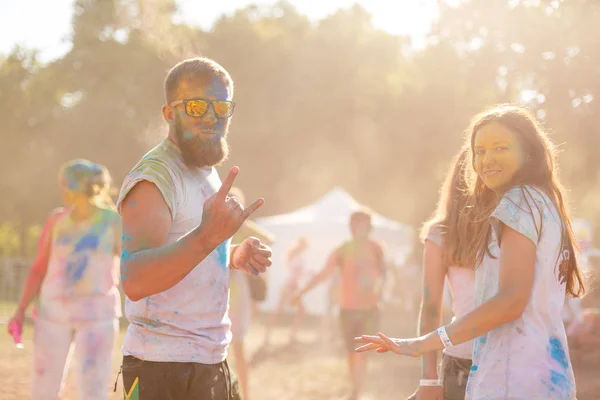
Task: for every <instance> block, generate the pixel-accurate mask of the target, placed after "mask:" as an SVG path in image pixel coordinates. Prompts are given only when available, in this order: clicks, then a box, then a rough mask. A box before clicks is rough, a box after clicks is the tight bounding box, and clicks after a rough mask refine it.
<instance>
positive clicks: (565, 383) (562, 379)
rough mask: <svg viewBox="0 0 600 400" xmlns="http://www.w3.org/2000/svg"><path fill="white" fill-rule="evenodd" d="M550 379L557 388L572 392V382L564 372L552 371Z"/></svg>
mask: <svg viewBox="0 0 600 400" xmlns="http://www.w3.org/2000/svg"><path fill="white" fill-rule="evenodd" d="M550 380H551V381H552V384H553V385H554V387H555V388H557V389H558V390H560V391H561V392H567V393H568V392H570V391H571V383H570V382H569V380H568V379H567V377H566V376H565V375H564V374H561V373H558V372H556V371H550Z"/></svg>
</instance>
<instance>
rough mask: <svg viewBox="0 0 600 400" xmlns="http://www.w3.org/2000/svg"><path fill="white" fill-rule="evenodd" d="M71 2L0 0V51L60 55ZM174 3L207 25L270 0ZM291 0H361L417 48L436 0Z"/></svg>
mask: <svg viewBox="0 0 600 400" xmlns="http://www.w3.org/2000/svg"><path fill="white" fill-rule="evenodd" d="M73 3H74V1H73V0H0V54H6V53H8V52H10V51H11V49H12V48H13V47H14V46H15V45H17V44H20V45H22V46H24V47H27V48H36V49H38V50H39V51H40V56H41V57H42V59H43V60H50V59H53V58H57V57H60V56H62V55H63V54H64V53H66V52H67V51H68V50H69V48H70V40H69V35H70V33H71V30H70V22H71V16H72V10H73ZM177 3H178V5H179V7H180V12H179V16H178V17H179V18H180V19H181V20H183V21H185V22H186V23H188V24H190V25H197V26H201V27H203V28H205V29H209V28H210V27H211V26H212V24H213V22H214V21H215V20H216V19H217V18H218V17H219V16H220V15H221V14H223V13H231V12H232V11H234V10H235V9H238V8H241V7H244V6H245V5H247V4H250V3H256V4H271V3H274V1H264V0H257V1H254V2H252V1H249V0H225V1H219V0H204V1H200V0H177ZM291 3H292V4H294V6H295V7H296V8H297V9H298V10H299V12H300V13H302V14H305V15H307V16H308V17H309V18H311V19H312V20H318V19H320V18H323V17H325V16H327V15H329V14H331V13H333V12H335V11H336V10H337V9H339V8H347V7H350V6H351V5H352V4H353V3H361V4H362V5H363V7H365V9H367V10H368V11H369V12H370V13H371V15H372V16H373V24H374V25H375V26H376V27H378V28H380V29H384V30H386V31H388V32H390V33H392V34H408V35H410V36H411V37H412V38H413V40H414V41H415V45H417V46H419V47H420V46H421V45H422V37H423V35H424V34H425V33H426V32H427V31H428V29H429V27H430V24H431V22H432V21H433V20H434V19H435V18H436V16H437V5H436V0H395V1H390V0H354V1H353V0H292V1H291Z"/></svg>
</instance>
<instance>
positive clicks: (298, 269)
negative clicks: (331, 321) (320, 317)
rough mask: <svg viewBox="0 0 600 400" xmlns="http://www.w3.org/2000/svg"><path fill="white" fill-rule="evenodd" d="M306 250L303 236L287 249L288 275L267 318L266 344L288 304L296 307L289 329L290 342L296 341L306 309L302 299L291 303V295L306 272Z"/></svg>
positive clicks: (306, 244) (306, 243) (305, 240)
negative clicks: (275, 304)
mask: <svg viewBox="0 0 600 400" xmlns="http://www.w3.org/2000/svg"><path fill="white" fill-rule="evenodd" d="M307 251H308V240H307V239H306V237H304V236H301V237H299V238H298V239H297V240H296V241H295V242H294V243H293V244H292V246H291V247H290V248H289V249H288V252H287V254H286V260H285V261H286V265H287V271H288V273H289V275H288V279H287V281H285V283H284V284H283V285H282V286H281V290H280V293H279V304H278V305H277V310H276V311H275V313H273V314H272V315H271V318H270V319H269V324H268V326H267V331H266V337H265V345H266V346H268V345H269V344H270V339H271V332H272V328H273V326H274V325H275V324H276V320H277V318H278V317H279V316H280V315H281V314H282V313H283V311H284V309H285V307H286V306H288V305H292V306H293V307H294V308H296V316H295V318H294V322H293V323H292V328H291V330H290V343H291V344H293V343H295V342H296V339H297V336H296V335H297V333H298V328H299V327H300V324H301V322H302V319H303V318H304V314H305V312H306V311H305V309H304V304H302V301H298V302H296V303H292V296H293V295H294V293H296V291H297V290H298V288H299V287H300V281H301V279H302V278H304V277H305V276H306V275H307V273H308V271H307V268H306V255H307Z"/></svg>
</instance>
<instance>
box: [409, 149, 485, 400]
mask: <svg viewBox="0 0 600 400" xmlns="http://www.w3.org/2000/svg"><path fill="white" fill-rule="evenodd" d="M468 150H469V149H468V148H467V147H465V148H463V149H462V150H461V151H460V153H459V154H458V156H457V157H456V160H455V162H454V167H453V168H452V169H451V170H450V172H449V173H448V175H447V177H446V180H445V181H444V184H443V186H442V188H441V191H440V200H439V202H438V206H437V210H436V212H435V214H434V216H433V218H431V220H429V221H428V222H426V223H425V225H424V226H423V230H422V237H423V240H424V242H425V246H424V247H425V248H424V252H423V289H422V294H421V296H422V300H421V310H420V314H419V334H425V333H428V332H430V331H432V330H434V329H436V328H437V327H438V326H440V324H441V323H442V309H443V306H442V299H443V295H444V281H445V280H446V279H447V280H448V288H449V289H450V295H451V297H452V311H453V313H454V318H453V320H454V319H456V318H460V317H462V316H463V315H465V314H467V313H468V312H469V311H471V310H472V309H473V291H474V288H475V271H474V270H473V269H472V268H468V267H463V266H461V265H460V264H459V263H458V262H457V261H456V258H457V252H458V248H459V240H458V220H459V217H460V214H461V212H462V211H463V209H464V207H465V206H466V204H467V199H468V196H467V191H468V184H467V182H466V180H465V171H464V170H465V167H466V166H467V163H468V157H469V151H468ZM472 352H473V342H472V341H468V342H465V343H461V344H459V345H457V346H454V347H451V348H448V349H445V350H444V353H443V358H442V367H441V371H440V377H439V378H438V367H437V352H435V351H434V352H430V353H427V354H423V356H422V358H421V359H422V364H421V381H420V383H419V388H418V389H417V390H416V391H415V393H414V394H413V395H412V396H410V397H409V399H411V400H412V399H418V400H442V399H443V400H463V399H464V398H465V388H466V386H467V377H468V376H469V371H470V370H471V358H472Z"/></svg>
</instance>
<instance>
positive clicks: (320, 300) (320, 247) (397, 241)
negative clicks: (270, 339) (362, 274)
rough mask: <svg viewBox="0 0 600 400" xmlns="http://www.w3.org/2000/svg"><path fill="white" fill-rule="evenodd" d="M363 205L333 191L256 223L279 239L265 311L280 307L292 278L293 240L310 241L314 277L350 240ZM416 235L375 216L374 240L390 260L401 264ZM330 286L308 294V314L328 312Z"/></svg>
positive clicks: (341, 193) (311, 269) (306, 303)
mask: <svg viewBox="0 0 600 400" xmlns="http://www.w3.org/2000/svg"><path fill="white" fill-rule="evenodd" d="M360 206H361V205H360V204H359V203H358V202H357V201H356V200H354V199H353V198H352V196H350V195H349V194H348V193H347V192H346V191H344V190H343V189H341V188H334V189H332V190H331V191H330V192H329V193H327V194H326V195H325V196H323V197H322V198H321V199H319V200H317V201H316V202H315V203H313V204H311V205H309V206H306V207H302V208H300V209H298V210H295V211H293V212H290V213H287V214H281V215H275V216H271V217H265V218H260V219H258V220H257V221H256V223H257V224H259V225H260V226H261V227H263V228H265V229H266V230H268V231H269V232H271V233H273V234H274V235H275V236H276V241H275V244H274V245H273V246H272V247H273V266H272V267H271V268H270V269H269V272H268V275H267V280H268V294H267V299H266V300H265V301H264V302H262V303H261V309H262V310H263V311H273V310H275V309H276V307H277V304H278V302H279V295H280V292H281V287H282V285H283V284H284V283H285V281H286V280H287V278H288V276H289V275H288V274H289V271H288V268H287V266H286V264H285V255H286V252H287V250H288V248H289V247H290V246H291V245H292V244H293V243H294V241H295V240H297V239H298V238H299V237H301V236H304V237H306V238H307V240H308V250H307V257H306V260H307V264H308V265H306V268H307V269H308V270H309V271H310V273H311V274H314V273H316V272H318V271H319V270H320V269H321V268H322V267H323V266H324V264H325V261H326V259H327V256H328V255H329V253H330V252H331V251H332V250H333V249H334V248H335V247H337V246H338V245H340V244H341V243H342V242H343V241H344V240H347V239H349V238H350V232H349V225H348V221H349V217H350V214H351V213H352V212H353V211H355V210H357V209H359V208H360ZM413 236H414V232H413V230H412V228H410V227H409V226H406V225H404V224H401V223H399V222H396V221H393V220H390V219H388V218H385V217H383V216H381V215H379V214H375V215H374V217H373V234H372V237H373V238H374V239H375V240H377V241H379V242H380V243H381V244H382V245H383V246H384V250H385V254H386V259H387V260H388V261H393V262H395V263H397V264H400V263H402V262H403V260H404V258H405V257H406V256H407V255H408V254H409V253H410V252H411V251H412V246H413V240H414V239H413ZM307 279H308V277H305V278H304V280H303V282H302V283H306V280H307ZM327 286H328V284H327V283H325V284H322V285H320V286H319V287H317V288H315V289H314V290H313V291H312V292H310V293H309V294H307V295H306V297H305V299H304V305H305V306H306V310H307V312H308V313H310V314H319V315H321V314H323V313H324V312H325V309H326V300H327V299H326V295H327Z"/></svg>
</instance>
